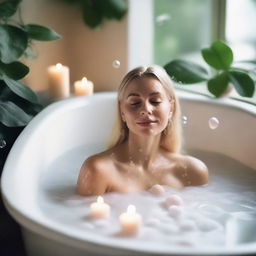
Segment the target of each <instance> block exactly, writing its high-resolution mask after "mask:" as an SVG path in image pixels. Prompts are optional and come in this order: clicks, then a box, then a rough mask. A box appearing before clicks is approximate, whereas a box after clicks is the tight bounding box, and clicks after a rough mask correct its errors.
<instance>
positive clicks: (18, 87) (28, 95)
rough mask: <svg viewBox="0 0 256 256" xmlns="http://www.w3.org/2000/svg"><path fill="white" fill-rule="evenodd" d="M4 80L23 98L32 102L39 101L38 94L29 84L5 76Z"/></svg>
mask: <svg viewBox="0 0 256 256" xmlns="http://www.w3.org/2000/svg"><path fill="white" fill-rule="evenodd" d="M3 80H4V82H5V83H6V85H7V86H8V87H9V88H10V90H12V91H13V92H14V93H15V94H17V95H19V96H20V97H21V98H23V99H25V100H27V101H29V102H32V103H37V102H38V100H37V95H36V94H35V93H34V91H33V90H31V89H30V88H29V87H28V86H26V85H24V84H22V83H21V82H19V81H15V80H12V79H10V78H8V77H6V76H5V77H4V79H3Z"/></svg>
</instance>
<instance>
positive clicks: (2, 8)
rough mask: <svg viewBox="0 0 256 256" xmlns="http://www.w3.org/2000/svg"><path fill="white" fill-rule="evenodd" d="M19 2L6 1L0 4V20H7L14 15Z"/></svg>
mask: <svg viewBox="0 0 256 256" xmlns="http://www.w3.org/2000/svg"><path fill="white" fill-rule="evenodd" d="M20 2H21V0H7V1H5V2H3V3H0V19H4V18H9V17H11V16H12V15H14V14H15V12H16V11H17V8H18V6H19V4H20Z"/></svg>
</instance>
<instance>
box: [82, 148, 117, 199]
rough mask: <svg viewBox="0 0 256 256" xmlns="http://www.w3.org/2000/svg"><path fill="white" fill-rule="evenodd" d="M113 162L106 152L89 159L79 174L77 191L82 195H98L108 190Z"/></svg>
mask: <svg viewBox="0 0 256 256" xmlns="http://www.w3.org/2000/svg"><path fill="white" fill-rule="evenodd" d="M111 166H112V161H111V158H110V157H109V156H108V154H106V153H105V152H103V153H100V154H96V155H93V156H90V157H88V158H87V159H86V160H85V161H84V163H83V165H82V167H81V169H80V173H79V177H78V180H77V191H78V193H79V194H80V195H98V194H103V193H105V192H106V191H107V190H108V184H109V179H110V178H109V177H111V174H110V172H111V170H112V168H111Z"/></svg>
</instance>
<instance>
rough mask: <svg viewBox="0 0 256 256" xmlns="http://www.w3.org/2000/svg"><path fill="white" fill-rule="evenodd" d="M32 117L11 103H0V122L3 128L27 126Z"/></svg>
mask: <svg viewBox="0 0 256 256" xmlns="http://www.w3.org/2000/svg"><path fill="white" fill-rule="evenodd" d="M32 117H33V116H31V115H28V114H27V113H25V112H24V111H23V110H22V109H21V108H20V107H18V106H17V105H15V104H14V103H13V102H11V101H5V102H3V101H0V122H1V123H2V124H4V125H5V126H8V127H14V126H24V125H27V124H28V122H29V121H30V120H31V119H32Z"/></svg>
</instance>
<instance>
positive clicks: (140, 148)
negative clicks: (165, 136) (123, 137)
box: [126, 132, 161, 168]
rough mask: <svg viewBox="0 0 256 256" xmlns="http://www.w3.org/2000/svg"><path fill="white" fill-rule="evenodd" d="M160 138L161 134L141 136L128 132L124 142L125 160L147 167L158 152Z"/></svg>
mask: <svg viewBox="0 0 256 256" xmlns="http://www.w3.org/2000/svg"><path fill="white" fill-rule="evenodd" d="M160 138H161V134H159V135H157V136H150V137H142V136H138V135H135V134H133V133H131V132H130V134H129V138H128V141H127V143H126V152H127V156H128V159H127V160H128V161H131V162H132V163H134V164H135V165H140V166H142V167H144V168H147V167H148V166H149V164H150V163H151V162H152V161H153V160H154V159H155V158H156V157H157V155H158V153H159V150H160Z"/></svg>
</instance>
